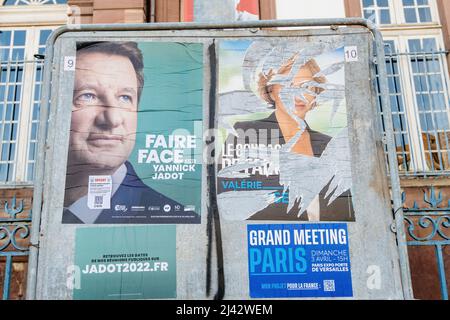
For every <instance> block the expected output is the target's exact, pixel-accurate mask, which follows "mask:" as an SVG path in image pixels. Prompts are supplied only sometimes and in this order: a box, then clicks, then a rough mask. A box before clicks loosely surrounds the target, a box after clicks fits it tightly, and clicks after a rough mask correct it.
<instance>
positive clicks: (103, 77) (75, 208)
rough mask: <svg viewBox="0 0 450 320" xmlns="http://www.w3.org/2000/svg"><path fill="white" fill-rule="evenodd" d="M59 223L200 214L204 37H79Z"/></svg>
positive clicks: (179, 219) (195, 218)
mask: <svg viewBox="0 0 450 320" xmlns="http://www.w3.org/2000/svg"><path fill="white" fill-rule="evenodd" d="M72 65H74V69H75V73H74V78H75V79H74V86H73V102H72V105H71V106H70V108H71V110H72V112H71V123H70V137H69V146H68V158H67V171H66V180H65V196H64V210H63V217H62V223H64V224H116V223H119V224H125V223H126V224H160V223H189V224H192V223H195V224H198V223H200V220H201V218H200V217H201V211H200V208H201V191H202V190H201V176H202V165H201V160H199V159H201V150H202V118H203V117H202V115H203V105H202V103H203V102H202V101H203V44H202V43H188V42H132V41H127V42H117V41H114V42H113V41H105V42H78V43H77V51H76V57H74V59H73V61H72Z"/></svg>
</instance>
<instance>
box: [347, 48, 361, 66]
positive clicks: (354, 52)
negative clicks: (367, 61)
mask: <svg viewBox="0 0 450 320" xmlns="http://www.w3.org/2000/svg"><path fill="white" fill-rule="evenodd" d="M344 52H345V61H346V62H356V61H358V59H359V57H358V47H357V46H350V47H345V48H344Z"/></svg>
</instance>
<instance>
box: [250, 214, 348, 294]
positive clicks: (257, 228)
mask: <svg viewBox="0 0 450 320" xmlns="http://www.w3.org/2000/svg"><path fill="white" fill-rule="evenodd" d="M247 235H248V237H247V239H248V269H249V284H250V297H252V298H295V297H352V296H353V292H352V278H351V270H350V253H349V244H348V232H347V225H346V224H341V223H315V224H309V223H307V224H272V225H266V224H249V225H247Z"/></svg>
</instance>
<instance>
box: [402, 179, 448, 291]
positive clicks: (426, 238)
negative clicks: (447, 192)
mask: <svg viewBox="0 0 450 320" xmlns="http://www.w3.org/2000/svg"><path fill="white" fill-rule="evenodd" d="M423 197H424V199H423V201H424V202H425V203H426V204H428V207H426V208H419V207H418V205H417V202H416V201H415V202H414V204H413V206H412V208H405V209H404V215H405V229H406V231H407V245H408V246H409V248H410V250H413V249H415V250H419V251H418V252H420V253H419V254H420V255H422V256H423V257H424V258H425V259H426V261H427V265H426V266H425V265H422V266H420V269H419V270H417V271H415V270H414V268H412V273H413V275H414V273H418V274H419V275H418V277H419V278H429V279H433V280H434V281H435V282H439V288H440V293H441V297H440V298H441V299H443V300H448V285H449V284H448V283H447V275H448V274H450V270H449V271H448V272H446V263H445V262H446V260H447V259H448V256H447V257H446V254H445V251H444V250H446V249H448V246H449V245H450V232H449V230H450V200H448V199H446V201H444V199H443V196H442V192H439V193H436V190H435V189H434V188H433V187H432V188H431V189H430V190H429V192H426V191H424V195H423ZM405 200H406V197H405V194H403V201H404V202H405ZM427 247H428V248H432V249H434V259H433V257H432V256H431V257H428V256H427V255H426V251H425V250H424V249H425V248H427ZM447 252H448V251H447ZM447 254H448V253H447ZM433 260H435V262H436V266H437V267H436V268H435V267H433V263H431V262H432V261H433ZM420 261H422V260H420ZM423 269H426V271H424V270H423ZM433 274H435V276H434V277H433ZM436 279H438V280H437V281H436ZM421 285H422V287H424V285H423V283H422V284H421ZM428 285H429V284H428Z"/></svg>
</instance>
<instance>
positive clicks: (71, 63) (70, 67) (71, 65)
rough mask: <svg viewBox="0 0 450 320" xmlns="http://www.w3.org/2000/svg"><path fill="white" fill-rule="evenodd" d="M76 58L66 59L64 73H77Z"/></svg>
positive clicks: (67, 57)
mask: <svg viewBox="0 0 450 320" xmlns="http://www.w3.org/2000/svg"><path fill="white" fill-rule="evenodd" d="M75 59H76V58H75V57H69V56H66V57H64V71H75Z"/></svg>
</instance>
